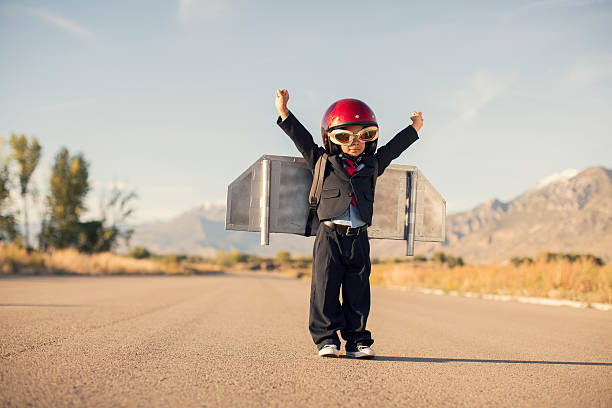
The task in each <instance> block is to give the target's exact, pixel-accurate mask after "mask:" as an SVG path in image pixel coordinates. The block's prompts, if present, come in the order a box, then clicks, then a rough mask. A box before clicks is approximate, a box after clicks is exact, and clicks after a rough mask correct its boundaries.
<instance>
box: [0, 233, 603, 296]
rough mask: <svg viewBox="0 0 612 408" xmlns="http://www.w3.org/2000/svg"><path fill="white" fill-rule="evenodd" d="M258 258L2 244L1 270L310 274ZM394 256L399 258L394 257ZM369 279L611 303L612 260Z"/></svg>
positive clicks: (389, 267) (305, 267)
mask: <svg viewBox="0 0 612 408" xmlns="http://www.w3.org/2000/svg"><path fill="white" fill-rule="evenodd" d="M279 259H280V260H278V259H277V260H274V259H260V258H255V257H250V256H249V255H246V254H239V253H234V254H232V253H223V252H222V251H220V254H219V256H218V258H217V259H199V258H197V257H193V258H186V257H180V256H177V255H165V256H157V257H154V258H153V257H151V258H147V259H134V258H131V257H126V256H121V255H117V254H113V253H100V254H93V255H87V254H82V253H79V252H77V251H75V250H70V249H68V250H61V251H56V252H54V253H52V254H45V253H40V252H37V251H33V252H31V253H29V254H28V253H27V252H26V251H25V250H24V249H20V248H17V247H14V246H6V245H0V272H1V273H2V274H14V273H19V274H36V275H38V274H78V275H117V274H138V275H143V274H144V275H155V274H181V275H192V274H201V273H214V272H217V273H219V272H222V271H243V270H251V271H271V270H273V271H275V272H280V273H283V274H285V275H288V276H293V277H296V278H306V279H308V278H309V277H310V273H311V264H310V259H307V258H300V259H291V258H290V256H289V254H288V253H287V254H284V256H283V257H280V258H279ZM393 261H395V262H393ZM370 279H371V282H372V284H374V285H380V286H387V287H397V286H400V287H407V288H412V289H416V288H431V289H440V290H443V291H445V292H451V291H454V292H458V293H466V292H471V293H479V294H500V295H512V296H534V297H543V298H552V299H567V300H573V301H579V302H585V303H607V304H612V266H610V265H599V264H597V262H594V261H593V260H592V259H588V258H585V259H582V258H580V259H577V260H568V259H563V258H561V259H552V260H551V259H546V258H542V259H536V260H535V261H531V262H524V263H520V264H519V263H517V264H508V265H460V266H455V267H451V266H449V265H448V264H445V263H440V262H432V261H419V262H397V260H390V262H382V263H376V264H374V265H373V266H372V275H371V278H370Z"/></svg>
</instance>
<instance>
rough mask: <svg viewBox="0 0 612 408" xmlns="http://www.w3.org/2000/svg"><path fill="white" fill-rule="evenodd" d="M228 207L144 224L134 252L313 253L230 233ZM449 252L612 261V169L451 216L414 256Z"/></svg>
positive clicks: (374, 250) (390, 246) (392, 252)
mask: <svg viewBox="0 0 612 408" xmlns="http://www.w3.org/2000/svg"><path fill="white" fill-rule="evenodd" d="M224 220H225V204H224V203H218V204H211V203H204V204H201V205H198V206H195V207H194V208H191V209H190V210H188V211H186V212H184V213H182V214H179V215H177V216H176V217H174V218H172V219H169V220H167V221H163V222H157V223H151V224H144V225H138V226H136V227H135V233H134V236H133V238H132V241H131V245H132V246H145V247H147V248H148V249H149V250H151V251H153V252H158V253H167V252H175V253H188V254H198V255H203V256H214V254H215V253H216V251H218V250H225V251H229V250H232V249H236V250H238V251H240V252H246V253H251V254H257V255H264V256H270V255H274V254H275V253H276V252H277V251H278V250H281V249H285V250H288V251H290V252H291V253H292V254H295V255H311V254H312V245H313V241H314V238H313V237H310V238H305V237H301V236H297V235H290V234H271V237H270V246H263V247H262V246H260V245H259V234H258V233H252V232H240V231H226V230H225V223H224ZM370 242H371V255H372V257H379V258H388V257H400V256H402V255H404V254H405V252H406V248H405V245H406V244H405V242H404V241H393V240H371V241H370ZM435 251H444V252H446V253H449V254H452V255H454V256H461V257H462V258H463V259H464V261H466V262H468V263H491V262H506V261H508V260H509V259H510V258H511V257H513V256H535V255H537V253H538V252H540V251H555V252H574V253H591V254H594V255H596V256H599V257H601V258H602V259H604V261H606V262H609V261H611V260H612V171H611V170H609V169H606V168H604V167H591V168H588V169H586V170H583V171H580V172H578V171H576V170H566V171H564V172H561V173H559V174H556V175H553V176H551V177H547V178H546V179H544V180H542V181H541V182H539V183H538V184H537V185H535V186H533V187H532V188H529V189H528V190H526V191H525V192H524V193H523V194H521V195H519V196H518V197H516V198H514V199H512V200H510V201H508V202H503V201H500V200H498V199H492V200H490V201H489V202H487V203H484V204H481V205H478V206H477V207H475V208H473V209H471V210H469V211H464V212H459V213H455V214H452V215H448V216H447V219H446V242H444V243H416V247H415V253H416V254H422V255H426V256H427V255H431V254H432V253H433V252H435Z"/></svg>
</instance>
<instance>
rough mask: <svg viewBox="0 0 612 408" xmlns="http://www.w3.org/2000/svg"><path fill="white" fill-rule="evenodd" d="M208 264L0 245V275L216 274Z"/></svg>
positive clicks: (213, 268)
mask: <svg viewBox="0 0 612 408" xmlns="http://www.w3.org/2000/svg"><path fill="white" fill-rule="evenodd" d="M218 270H219V268H218V267H216V266H214V265H208V264H186V263H182V262H176V261H172V260H153V259H133V258H128V257H124V256H120V255H116V254H113V253H110V252H103V253H98V254H92V255H88V254H83V253H80V252H78V251H76V250H74V249H63V250H59V251H55V252H52V253H49V254H46V253H40V252H37V251H33V252H31V253H29V254H28V253H27V252H26V250H25V249H23V248H18V247H16V246H14V245H2V244H0V273H2V274H11V273H24V274H76V275H121V274H134V275H154V274H180V275H191V274H194V273H206V272H214V271H218Z"/></svg>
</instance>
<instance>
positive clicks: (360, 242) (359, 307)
mask: <svg viewBox="0 0 612 408" xmlns="http://www.w3.org/2000/svg"><path fill="white" fill-rule="evenodd" d="M370 270H371V264H370V242H369V241H368V234H367V231H363V232H361V233H360V234H358V235H353V236H344V235H342V234H341V233H339V232H336V230H335V229H332V228H330V227H328V226H327V225H325V224H323V223H321V225H320V226H319V229H318V231H317V237H316V239H315V243H314V248H313V255H312V282H311V287H310V316H309V322H308V328H309V330H310V334H311V336H312V339H313V340H314V342H315V344H316V345H317V348H318V349H319V350H321V348H322V347H323V346H325V345H327V344H335V345H337V346H338V348H340V339H339V338H338V334H337V333H336V331H337V330H340V334H341V335H342V338H343V339H344V340H345V341H346V346H345V347H346V350H347V351H355V350H356V348H357V345H361V344H363V345H366V346H370V345H372V343H374V340H372V336H371V334H370V332H369V331H367V330H366V322H367V320H368V315H369V313H370ZM341 289H342V304H340V299H339V297H340V290H341Z"/></svg>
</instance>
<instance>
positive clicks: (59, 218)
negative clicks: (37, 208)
mask: <svg viewBox="0 0 612 408" xmlns="http://www.w3.org/2000/svg"><path fill="white" fill-rule="evenodd" d="M88 178H89V163H88V162H87V161H86V160H85V158H84V157H83V155H82V154H80V153H79V154H77V155H75V156H71V155H70V152H69V151H68V149H66V148H65V147H63V148H61V149H60V151H59V153H58V154H57V155H56V156H55V163H54V164H53V167H52V169H51V178H50V182H51V185H50V189H49V195H48V196H47V201H46V206H47V216H46V219H45V220H44V221H43V228H42V231H41V234H40V244H41V245H40V246H41V248H43V249H47V248H49V247H53V248H66V247H69V246H77V245H76V244H77V239H78V232H79V231H78V230H79V217H80V215H81V213H82V212H83V211H85V209H86V207H85V197H86V195H87V193H88V192H89V189H90V187H89V180H88Z"/></svg>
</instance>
